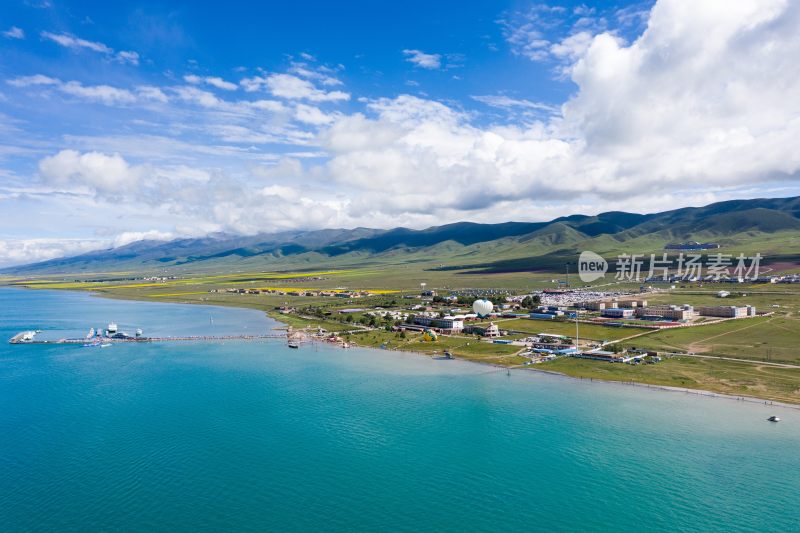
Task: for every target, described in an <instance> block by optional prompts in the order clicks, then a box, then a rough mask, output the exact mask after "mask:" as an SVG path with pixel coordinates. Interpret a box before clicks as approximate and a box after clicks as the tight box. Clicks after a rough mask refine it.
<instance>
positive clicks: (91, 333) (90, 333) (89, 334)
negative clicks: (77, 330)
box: [86, 328, 94, 339]
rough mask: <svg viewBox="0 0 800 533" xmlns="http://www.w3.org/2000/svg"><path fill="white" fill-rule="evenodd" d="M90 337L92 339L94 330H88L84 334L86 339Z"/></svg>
mask: <svg viewBox="0 0 800 533" xmlns="http://www.w3.org/2000/svg"><path fill="white" fill-rule="evenodd" d="M92 337H94V328H92V329H90V330H89V333H87V334H86V338H87V339H91V338H92Z"/></svg>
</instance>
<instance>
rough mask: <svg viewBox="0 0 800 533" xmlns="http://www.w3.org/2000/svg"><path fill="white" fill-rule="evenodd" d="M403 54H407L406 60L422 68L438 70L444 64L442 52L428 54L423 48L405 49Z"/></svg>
mask: <svg viewBox="0 0 800 533" xmlns="http://www.w3.org/2000/svg"><path fill="white" fill-rule="evenodd" d="M403 54H404V55H405V56H406V61H408V62H409V63H413V64H414V65H416V66H418V67H421V68H426V69H429V70H436V69H439V68H441V66H442V55H441V54H426V53H425V52H423V51H422V50H408V49H406V50H403Z"/></svg>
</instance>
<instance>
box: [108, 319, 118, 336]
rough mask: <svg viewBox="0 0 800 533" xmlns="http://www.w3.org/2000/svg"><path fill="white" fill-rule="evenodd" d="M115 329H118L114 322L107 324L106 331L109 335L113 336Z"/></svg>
mask: <svg viewBox="0 0 800 533" xmlns="http://www.w3.org/2000/svg"><path fill="white" fill-rule="evenodd" d="M117 329H118V327H117V324H116V323H115V322H109V324H108V328H107V329H106V331H108V334H109V335H113V334H114V333H116V332H117Z"/></svg>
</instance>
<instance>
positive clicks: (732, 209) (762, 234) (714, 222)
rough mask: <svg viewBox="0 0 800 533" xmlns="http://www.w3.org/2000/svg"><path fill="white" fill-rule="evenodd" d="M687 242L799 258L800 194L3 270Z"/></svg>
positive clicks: (223, 264) (540, 258)
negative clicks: (646, 211) (647, 211)
mask: <svg viewBox="0 0 800 533" xmlns="http://www.w3.org/2000/svg"><path fill="white" fill-rule="evenodd" d="M687 241H699V242H713V243H716V244H719V245H720V247H721V249H720V251H722V252H724V253H738V252H746V253H755V252H760V253H761V254H762V256H764V257H765V263H769V262H772V263H780V262H783V263H786V262H789V263H796V262H800V197H793V198H773V199H753V200H734V201H727V202H719V203H714V204H711V205H707V206H705V207H687V208H682V209H676V210H672V211H664V212H661V213H652V214H646V215H642V214H636V213H625V212H620V211H612V212H608V213H602V214H599V215H596V216H586V215H572V216H568V217H560V218H557V219H555V220H551V221H549V222H505V223H502V224H476V223H471V222H459V223H455V224H447V225H444V226H435V227H431V228H427V229H424V230H414V229H408V228H394V229H389V230H381V229H370V228H355V229H327V230H313V231H286V232H281V233H272V234H259V235H252V236H240V235H228V234H215V235H209V236H207V237H202V238H186V239H177V240H173V241H168V242H163V241H147V240H146V241H139V242H135V243H132V244H129V245H126V246H121V247H118V248H113V249H108V250H99V251H94V252H90V253H85V254H82V255H77V256H73V257H64V258H59V259H52V260H49V261H44V262H40V263H34V264H30V265H24V266H16V267H12V268H7V269H5V270H4V271H3V272H5V273H11V274H49V273H70V272H75V273H78V272H84V273H85V272H104V271H105V272H108V271H136V272H147V271H153V272H155V271H163V270H165V269H166V270H192V271H213V270H229V269H236V270H245V269H271V270H276V269H278V270H289V269H295V270H296V269H309V268H314V269H317V268H321V267H330V268H343V267H355V266H358V267H363V266H371V265H373V266H377V265H383V264H391V263H394V264H398V263H409V262H413V263H420V264H423V265H424V266H425V267H426V268H438V269H448V270H451V269H452V270H465V271H477V272H502V271H519V270H550V269H558V270H560V269H561V268H562V266H563V264H564V262H565V261H570V260H574V259H575V257H576V256H577V254H579V253H580V252H581V251H583V250H592V251H594V252H597V253H599V254H601V255H603V256H606V257H609V256H616V255H618V254H620V253H647V254H649V253H663V251H664V248H665V246H667V245H668V244H671V243H683V242H687Z"/></svg>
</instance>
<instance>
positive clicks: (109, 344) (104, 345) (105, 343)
mask: <svg viewBox="0 0 800 533" xmlns="http://www.w3.org/2000/svg"><path fill="white" fill-rule="evenodd" d="M109 346H111V343H110V342H104V343H103V344H101V345H100V347H101V348H108V347H109Z"/></svg>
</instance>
